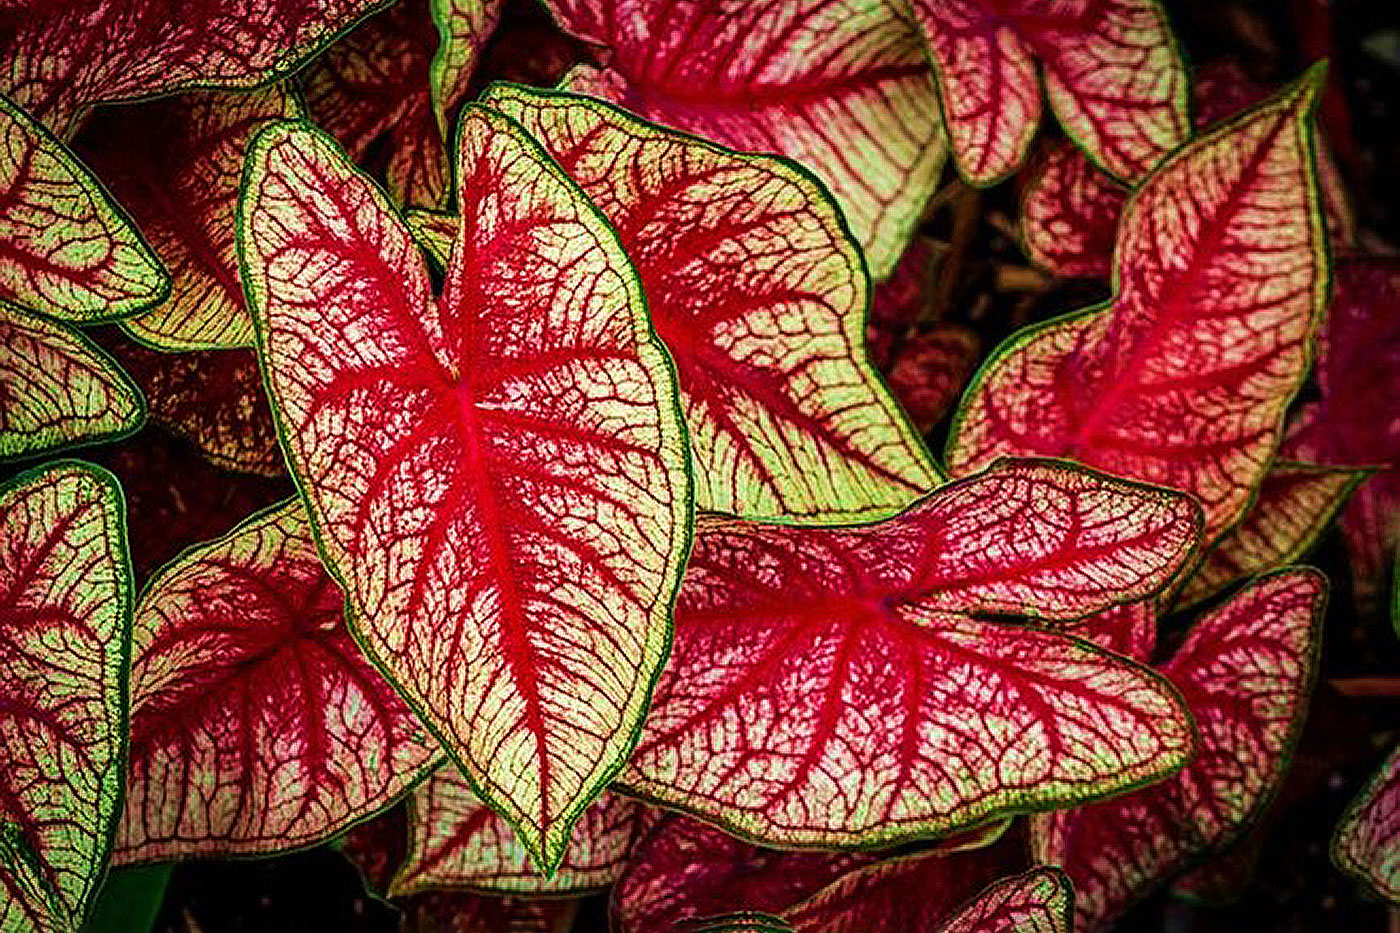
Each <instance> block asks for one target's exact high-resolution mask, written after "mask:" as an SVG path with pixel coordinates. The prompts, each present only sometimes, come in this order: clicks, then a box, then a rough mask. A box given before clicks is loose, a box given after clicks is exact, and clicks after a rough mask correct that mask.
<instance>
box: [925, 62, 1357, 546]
mask: <svg viewBox="0 0 1400 933" xmlns="http://www.w3.org/2000/svg"><path fill="white" fill-rule="evenodd" d="M1326 71H1327V64H1326V62H1325V61H1323V62H1318V63H1317V64H1314V65H1312V66H1311V67H1310V68H1308V70H1307V71H1306V72H1304V73H1303V76H1302V77H1301V78H1298V79H1297V80H1295V81H1294V82H1292V83H1291V84H1288V85H1286V86H1284V87H1283V88H1280V89H1279V91H1278V92H1276V93H1275V94H1273V95H1272V96H1270V97H1267V98H1265V99H1264V100H1262V101H1260V102H1259V103H1257V104H1255V105H1253V106H1251V107H1246V108H1245V109H1244V110H1241V111H1240V112H1239V113H1237V114H1235V115H1234V116H1232V117H1230V118H1229V119H1227V120H1222V121H1220V122H1218V123H1216V124H1214V125H1212V127H1211V128H1210V130H1209V131H1208V132H1206V133H1202V134H1198V135H1195V136H1192V137H1190V138H1188V139H1187V140H1186V142H1184V143H1182V144H1181V145H1180V146H1178V147H1177V148H1176V149H1174V150H1173V151H1172V152H1171V153H1169V154H1168V155H1167V156H1166V157H1165V158H1163V159H1162V161H1160V162H1158V163H1157V166H1156V168H1154V169H1153V170H1152V171H1151V172H1150V173H1149V174H1148V175H1147V176H1146V177H1145V178H1143V180H1142V181H1141V182H1139V183H1138V185H1137V186H1136V187H1135V188H1133V189H1132V190H1131V193H1130V194H1129V197H1128V200H1127V202H1126V204H1125V205H1124V208H1123V213H1122V214H1120V215H1119V220H1118V233H1117V234H1115V236H1114V247H1113V262H1112V263H1111V269H1110V278H1109V287H1110V291H1111V293H1110V297H1108V298H1105V299H1103V300H1102V301H1098V302H1094V303H1093V304H1090V305H1088V306H1086V307H1083V308H1080V309H1078V310H1075V311H1070V312H1068V313H1066V314H1061V315H1058V316H1056V317H1053V318H1050V319H1049V320H1047V321H1041V322H1039V323H1037V324H1032V325H1030V326H1028V327H1022V328H1021V329H1020V330H1018V331H1016V332H1015V333H1013V334H1011V335H1010V336H1009V337H1007V338H1006V339H1005V340H1003V341H1002V342H1001V343H1000V344H998V345H997V346H996V348H994V349H993V350H992V352H991V353H989V354H988V355H987V358H986V359H984V360H983V361H982V364H981V365H980V366H979V367H978V368H977V371H976V372H975V373H974V374H973V376H972V378H971V379H970V380H968V384H967V387H966V388H965V389H964V390H963V394H962V398H961V399H960V400H959V402H958V407H957V409H956V410H955V411H954V412H953V416H952V419H951V421H950V423H949V426H948V439H947V442H946V444H945V445H944V454H943V460H944V463H945V464H947V463H948V462H949V461H951V460H952V459H953V454H954V453H955V451H956V450H957V448H958V443H959V441H960V440H961V438H962V433H963V424H964V422H965V421H966V420H967V417H968V415H969V408H970V407H971V403H972V400H973V399H974V398H976V397H977V396H979V395H981V394H982V392H983V390H984V388H985V384H986V382H987V380H988V378H990V376H991V375H992V374H993V371H994V370H995V369H997V368H999V367H1000V366H1001V364H1002V361H1003V360H1004V359H1005V358H1008V357H1010V356H1012V355H1013V354H1015V353H1016V352H1018V351H1019V350H1021V349H1022V347H1023V346H1024V345H1025V344H1028V343H1030V342H1031V341H1033V340H1035V339H1038V338H1039V337H1040V336H1041V335H1042V334H1044V333H1045V332H1047V331H1050V330H1053V329H1056V328H1060V327H1072V326H1083V322H1082V320H1081V319H1083V318H1087V317H1090V316H1092V315H1094V314H1098V313H1107V312H1109V310H1110V309H1111V307H1112V305H1113V302H1114V301H1116V300H1117V299H1118V297H1119V296H1120V293H1121V290H1122V289H1121V283H1120V281H1119V279H1120V276H1119V265H1118V238H1119V236H1121V235H1122V231H1123V230H1124V229H1125V228H1126V224H1127V223H1128V222H1129V220H1130V218H1129V216H1128V213H1129V211H1131V210H1133V209H1134V208H1135V206H1136V204H1137V202H1138V200H1139V192H1140V191H1141V190H1142V188H1143V187H1144V186H1145V185H1146V184H1147V183H1148V182H1149V181H1151V180H1152V179H1154V178H1156V177H1157V176H1158V175H1159V174H1160V173H1162V172H1165V171H1166V170H1167V169H1168V168H1169V167H1171V166H1172V165H1174V164H1175V163H1176V162H1177V161H1178V160H1181V159H1184V158H1186V157H1187V156H1188V155H1190V154H1191V152H1190V151H1189V150H1190V149H1191V147H1193V146H1196V145H1198V144H1200V145H1206V144H1208V143H1209V142H1211V141H1213V140H1214V139H1215V138H1216V137H1217V136H1224V135H1226V134H1228V133H1229V132H1231V131H1233V130H1234V129H1235V127H1236V125H1237V124H1239V123H1241V122H1243V121H1245V120H1247V119H1252V118H1253V117H1254V115H1255V114H1256V113H1259V112H1261V111H1263V110H1265V109H1268V108H1275V107H1287V106H1288V105H1289V102H1290V100H1291V99H1292V98H1293V97H1294V96H1295V95H1296V96H1299V97H1301V98H1302V99H1304V100H1305V104H1304V106H1303V108H1302V112H1301V119H1300V120H1299V126H1301V127H1302V128H1303V129H1304V132H1303V133H1302V149H1303V152H1304V157H1305V170H1304V172H1305V175H1306V176H1307V179H1308V181H1307V182H1306V184H1307V189H1308V195H1309V196H1308V198H1307V201H1308V207H1309V210H1308V214H1309V229H1310V231H1311V233H1312V236H1313V242H1315V243H1317V244H1318V249H1317V250H1316V251H1315V254H1314V257H1313V258H1314V262H1315V263H1316V264H1317V266H1318V268H1319V272H1320V274H1319V275H1318V277H1317V283H1316V285H1315V287H1314V289H1313V311H1312V322H1311V325H1310V327H1309V329H1308V333H1307V335H1306V336H1305V338H1304V340H1303V354H1304V355H1303V364H1302V366H1300V367H1299V375H1298V378H1297V380H1296V381H1295V384H1294V387H1293V391H1292V392H1291V393H1290V395H1289V398H1288V404H1286V405H1285V406H1284V414H1285V416H1286V414H1287V409H1288V406H1289V405H1291V404H1292V402H1293V401H1294V400H1296V398H1297V396H1298V393H1299V392H1300V391H1301V390H1302V388H1303V386H1304V385H1305V384H1306V382H1307V378H1308V374H1309V373H1310V372H1311V371H1312V368H1313V363H1314V362H1315V360H1316V357H1317V334H1318V331H1319V330H1320V328H1321V327H1322V325H1323V323H1324V319H1325V317H1326V310H1327V305H1328V303H1329V302H1330V300H1331V294H1332V286H1333V279H1334V269H1333V266H1334V264H1333V262H1332V248H1331V244H1330V241H1329V239H1328V236H1327V224H1326V218H1325V216H1324V214H1323V210H1322V201H1321V189H1320V186H1319V183H1318V179H1317V148H1316V139H1317V134H1316V133H1315V132H1313V125H1314V115H1315V114H1316V111H1317V106H1318V96H1319V93H1320V91H1321V87H1322V82H1323V80H1324V78H1325V76H1326ZM1284 427H1285V425H1284V423H1283V420H1282V418H1280V422H1279V426H1278V429H1277V431H1276V432H1275V439H1274V444H1273V452H1272V453H1271V454H1270V455H1269V457H1268V458H1267V459H1266V460H1265V461H1264V462H1263V464H1262V465H1261V467H1260V471H1259V477H1258V479H1257V480H1256V481H1255V483H1254V485H1253V486H1252V487H1251V490H1250V494H1249V496H1248V497H1247V498H1246V499H1245V500H1244V502H1243V503H1242V504H1241V506H1240V508H1239V514H1238V515H1236V516H1235V518H1234V520H1233V521H1231V522H1229V523H1228V524H1226V525H1225V526H1224V527H1222V528H1221V529H1220V532H1219V533H1218V534H1217V535H1216V536H1215V538H1213V539H1211V540H1210V541H1208V542H1204V544H1206V545H1207V546H1210V545H1214V544H1216V543H1218V542H1219V541H1220V540H1221V539H1223V538H1224V537H1225V536H1226V535H1228V534H1230V533H1231V532H1233V531H1234V530H1235V529H1236V528H1237V527H1239V524H1240V522H1241V521H1243V519H1244V517H1245V515H1247V514H1248V513H1249V510H1250V509H1251V508H1253V507H1254V503H1255V502H1256V501H1258V498H1259V487H1260V485H1261V484H1262V483H1263V481H1264V477H1265V476H1266V475H1267V474H1268V472H1269V470H1270V468H1271V467H1272V466H1273V464H1274V462H1275V461H1276V460H1277V459H1278V449H1279V446H1280V445H1281V444H1282V442H1283V435H1284ZM950 475H951V474H950ZM1107 475H1110V476H1112V475H1115V474H1111V473H1110V474H1107ZM1124 478H1127V477H1124ZM1166 488H1170V487H1166ZM1178 491H1180V490H1178Z"/></svg>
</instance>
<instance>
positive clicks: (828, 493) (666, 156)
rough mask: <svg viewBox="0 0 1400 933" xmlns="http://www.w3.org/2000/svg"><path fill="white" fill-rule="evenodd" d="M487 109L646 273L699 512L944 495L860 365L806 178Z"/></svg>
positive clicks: (845, 242)
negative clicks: (578, 194) (536, 149)
mask: <svg viewBox="0 0 1400 933" xmlns="http://www.w3.org/2000/svg"><path fill="white" fill-rule="evenodd" d="M485 101H486V103H487V104H488V105H489V106H492V107H494V108H497V109H499V110H501V111H502V112H504V113H506V114H508V115H510V116H512V117H514V118H516V119H518V120H520V121H521V122H522V124H523V125H524V126H525V127H526V129H528V130H529V131H530V132H531V133H533V134H534V135H535V136H536V138H538V139H539V140H540V141H541V142H542V144H543V145H544V146H545V148H546V149H548V150H549V152H550V154H551V155H553V156H554V157H555V159H557V160H558V161H559V163H560V164H561V165H562V166H563V168H564V169H565V171H567V172H568V173H569V174H570V175H571V176H572V177H573V178H574V179H575V180H576V181H577V182H578V183H579V185H580V186H581V187H582V188H583V190H584V191H585V192H586V193H587V194H588V195H589V197H591V198H592V199H593V201H594V202H595V203H596V204H597V205H598V207H599V208H600V209H601V210H602V212H603V213H604V215H606V216H607V218H608V219H609V220H610V221H611V223H612V225H613V227H614V228H615V229H616V230H617V232H618V237H619V239H620V240H621V241H622V245H623V247H624V248H625V249H626V250H627V251H628V254H629V255H630V256H631V258H632V260H633V262H635V263H636V265H637V270H638V272H639V273H640V275H641V279H642V284H643V287H644V289H645V291H646V297H647V303H648V306H649V310H650V313H651V321H652V324H653V325H654V326H655V328H656V330H657V333H658V334H659V336H660V337H661V339H662V341H664V342H665V344H666V345H667V347H668V348H669V349H670V351H671V356H672V358H673V359H674V360H675V363H676V370H677V375H678V382H679V384H680V389H681V404H682V407H683V409H684V411H685V415H686V422H687V424H688V426H689V428H690V437H691V455H692V459H693V461H694V464H695V473H696V502H697V505H698V506H699V507H700V508H702V509H713V510H718V511H725V512H732V513H735V514H740V515H746V516H785V517H797V518H803V519H807V520H814V519H821V518H837V517H842V518H849V517H870V516H874V515H879V514H885V515H887V514H889V513H890V512H893V511H895V510H896V509H898V508H900V507H902V506H904V505H907V504H908V503H909V502H910V501H911V500H912V499H913V498H914V497H915V496H917V495H918V494H920V493H922V492H926V491H927V490H928V489H930V488H931V487H932V486H934V485H935V484H936V483H937V482H938V475H937V473H936V471H935V468H934V467H933V465H932V463H931V462H930V460H929V457H928V454H927V451H926V450H925V449H924V447H923V444H922V443H920V441H919V439H918V438H917V437H916V436H914V434H913V433H912V432H911V431H909V429H908V427H907V425H906V424H905V423H904V420H903V418H902V417H901V415H900V413H899V410H898V407H897V406H896V405H895V404H894V402H893V400H892V399H890V398H889V396H888V394H887V393H886V392H885V391H884V390H883V387H882V386H881V384H880V381H879V378H878V377H877V376H876V375H875V373H874V372H873V371H872V370H871V368H870V365H869V363H868V361H867V360H866V359H865V354H864V347H863V341H864V328H865V322H864V314H865V307H866V304H867V302H868V301H869V283H868V281H867V279H866V275H865V272H864V270H863V269H862V267H861V260H860V255H859V252H858V250H857V249H856V246H855V244H854V243H852V242H851V241H850V240H849V239H848V237H847V236H846V232H845V229H844V226H843V224H842V222H841V219H840V215H839V213H838V212H837V210H836V208H835V205H833V204H832V203H831V202H830V201H829V200H828V199H827V198H826V197H825V196H824V195H823V193H822V192H821V190H820V188H819V187H818V186H817V185H816V183H815V182H813V181H812V179H811V178H810V176H808V175H806V174H805V173H803V172H801V171H800V170H798V169H796V168H794V167H793V166H791V165H790V164H789V163H785V162H782V161H780V160H777V159H772V158H767V157H764V156H749V155H740V154H737V153H733V152H729V151H726V150H723V149H720V148H719V147H716V146H713V145H710V144H708V143H705V142H702V141H700V140H697V139H694V138H691V137H687V136H682V135H680V134H677V133H673V132H670V131H667V130H663V129H660V128H658V127H654V126H651V125H649V124H646V123H644V122H642V121H639V120H637V119H635V118H633V117H631V116H629V115H627V114H625V113H623V112H622V111H620V110H617V109H616V108H614V107H610V106H608V105H606V104H602V103H599V102H596V101H589V100H586V99H583V98H578V97H574V96H571V95H559V94H549V93H545V92H534V91H529V90H527V89H524V88H515V87H508V86H497V87H496V88H494V89H493V90H492V91H491V92H488V94H487V95H486V97H485ZM619 178H625V179H627V183H626V184H619V183H618V179H619Z"/></svg>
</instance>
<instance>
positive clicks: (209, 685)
mask: <svg viewBox="0 0 1400 933" xmlns="http://www.w3.org/2000/svg"><path fill="white" fill-rule="evenodd" d="M344 608H345V598H344V596H343V595H342V594H341V592H340V589H339V587H337V586H336V584H335V582H334V581H333V580H332V579H331V578H330V576H329V575H328V574H327V573H326V571H325V570H324V569H323V568H322V566H321V560H320V558H319V556H318V555H317V553H316V545H315V542H314V541H313V540H312V538H311V529H310V527H309V525H308V524H307V521H306V514H305V510H304V508H303V507H302V505H301V503H300V502H299V501H295V500H294V501H291V502H288V503H285V504H283V505H281V506H279V507H277V508H275V509H272V510H270V511H267V512H264V513H262V514H260V515H258V516H256V517H254V518H251V519H249V520H248V521H247V522H244V523H243V524H241V525H240V526H239V527H238V528H236V529H234V530H233V531H232V532H230V533H229V534H228V535H226V536H224V537H223V538H220V539H219V540H217V541H212V542H209V543H207V544H204V545H201V546H199V547H197V548H194V549H192V550H189V551H186V552H185V553H184V554H183V555H182V556H181V557H180V558H179V559H178V560H176V561H175V562H174V563H172V564H170V565H168V566H167V567H165V568H164V569H163V570H162V571H161V572H160V573H159V574H158V575H157V576H156V577H155V578H154V579H153V580H152V581H151V583H150V585H149V586H147V587H146V590H145V593H144V594H143V596H142V598H141V604H140V605H139V606H138V607H137V611H136V623H135V633H134V658H133V661H132V675H131V690H132V715H131V766H130V779H129V782H128V785H127V800H126V809H125V812H124V813H123V816H122V821H121V826H120V829H119V831H118V833H117V841H116V851H115V854H114V861H115V862H116V863H117V864H130V863H132V862H142V861H152V860H157V859H172V858H188V857H191V856H196V855H199V856H210V855H225V856H226V855H255V854H262V853H270V852H276V851H279V850H284V849H291V848H296V847H300V846H306V845H310V844H312V843H315V842H319V841H322V840H324V839H327V838H330V837H331V836H333V835H335V834H337V833H339V832H340V831H342V830H343V829H344V828H345V827H346V826H347V825H349V824H351V823H353V822H356V821H358V820H362V819H364V818H365V817H367V816H369V815H371V814H373V813H374V812H376V811H378V810H380V809H382V808H384V807H385V806H386V805H388V804H389V803H390V802H392V801H393V800H395V799H396V798H397V797H399V796H400V795H402V794H403V793H404V792H405V791H406V790H408V788H410V787H411V786H413V784H414V783H415V782H417V781H418V780H419V779H420V778H421V777H422V776H423V775H424V774H426V773H427V771H428V769H429V768H431V767H433V766H434V765H435V764H436V763H437V762H439V761H440V760H441V750H440V749H439V747H438V743H437V741H436V740H434V739H433V738H432V737H431V736H430V735H429V734H428V732H427V730H426V729H425V728H424V727H423V726H422V725H421V724H420V723H419V722H418V720H417V718H416V717H415V716H414V715H413V713H412V712H410V710H409V709H408V707H407V706H406V705H405V704H404V702H403V701H402V700H401V699H399V697H398V695H397V694H396V693H395V692H394V690H393V688H392V687H391V686H390V685H389V684H388V682H387V681H385V680H384V678H383V675H381V674H380V673H379V672H378V671H377V670H375V669H374V667H372V666H371V665H370V663H369V662H368V661H367V660H366V659H365V658H364V657H363V656H362V655H361V653H360V650H359V648H358V647H357V646H356V645H355V642H354V640H353V639H352V638H351V637H350V632H349V631H348V630H347V629H346V627H345V623H344V620H343V615H344Z"/></svg>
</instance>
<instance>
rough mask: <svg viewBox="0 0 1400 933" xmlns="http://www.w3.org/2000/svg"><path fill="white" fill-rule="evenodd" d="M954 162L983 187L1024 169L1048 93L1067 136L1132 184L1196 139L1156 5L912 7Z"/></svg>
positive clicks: (1180, 67)
mask: <svg viewBox="0 0 1400 933" xmlns="http://www.w3.org/2000/svg"><path fill="white" fill-rule="evenodd" d="M913 8H914V12H915V15H916V17H917V19H918V21H919V24H920V26H921V27H922V28H923V31H924V35H925V37H926V38H927V41H928V47H929V51H930V52H931V54H932V58H933V63H934V69H935V72H936V73H937V75H938V82H939V90H940V100H941V103H942V107H943V119H944V123H945V125H946V126H947V129H948V138H949V141H950V143H951V148H952V150H953V157H954V159H955V160H956V162H957V165H958V169H959V170H960V171H961V172H962V174H963V175H964V176H965V177H967V178H968V179H969V180H970V181H972V182H973V183H975V184H991V183H994V182H997V181H1000V180H1001V179H1003V178H1005V177H1006V176H1007V175H1009V174H1011V173H1012V172H1013V171H1015V170H1016V168H1017V167H1018V166H1019V165H1020V164H1021V161H1022V159H1023V158H1024V156H1025V153H1026V149H1027V147H1028V146H1029V145H1030V141H1031V138H1032V137H1033V136H1034V134H1035V130H1036V127H1037V126H1038V125H1039V123H1040V117H1041V110H1042V107H1041V82H1040V78H1041V76H1042V75H1043V77H1044V82H1045V94H1046V96H1047V97H1048V98H1049V101H1050V106H1051V108H1052V109H1053V110H1054V111H1055V115H1056V116H1057V117H1058V118H1059V120H1060V124H1061V125H1062V126H1063V127H1064V128H1065V132H1066V133H1067V134H1068V135H1069V136H1070V137H1071V138H1073V139H1074V140H1075V142H1076V143H1077V144H1078V145H1079V146H1080V147H1081V148H1082V149H1083V150H1084V151H1085V152H1086V153H1088V154H1089V156H1090V158H1092V159H1093V160H1094V162H1096V163H1097V164H1098V165H1100V166H1102V167H1103V168H1104V169H1106V170H1107V171H1109V172H1110V173H1112V174H1113V175H1115V176H1117V177H1119V178H1123V179H1128V180H1135V179H1138V178H1141V177H1142V176H1143V175H1145V174H1147V173H1148V172H1149V171H1150V170H1151V169H1152V168H1153V167H1154V166H1155V165H1156V164H1157V163H1158V162H1159V161H1161V159H1162V158H1163V157H1164V156H1165V155H1166V154H1167V153H1168V152H1171V151H1172V150H1173V149H1175V148H1176V147H1177V146H1178V145H1180V144H1181V143H1182V142H1183V141H1184V140H1185V139H1186V138H1187V136H1188V135H1189V134H1190V130H1191V127H1190V123H1189V121H1188V119H1187V84H1188V78H1187V73H1186V66H1185V63H1184V62H1183V61H1182V58H1181V53H1180V51H1179V50H1178V49H1177V46H1176V40H1175V38H1174V37H1173V35H1172V33H1171V29H1170V27H1169V26H1168V23H1167V17H1166V14H1165V12H1164V11H1163V10H1162V8H1161V7H1160V5H1159V4H1158V3H1157V2H1156V0H1078V2H1075V3H1061V4H1045V3H1039V2H1035V0H913Z"/></svg>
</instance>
